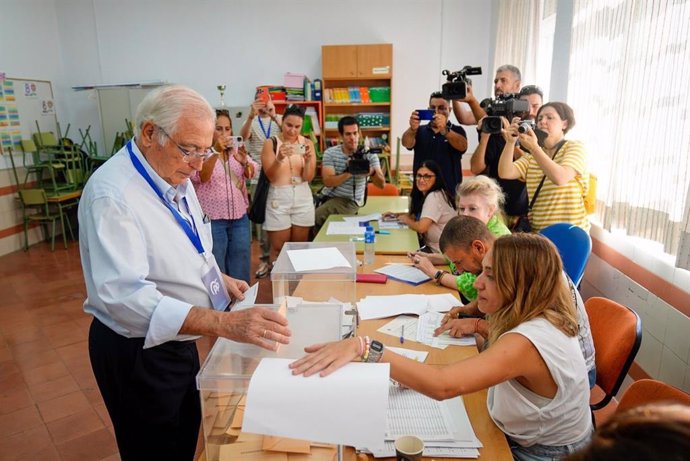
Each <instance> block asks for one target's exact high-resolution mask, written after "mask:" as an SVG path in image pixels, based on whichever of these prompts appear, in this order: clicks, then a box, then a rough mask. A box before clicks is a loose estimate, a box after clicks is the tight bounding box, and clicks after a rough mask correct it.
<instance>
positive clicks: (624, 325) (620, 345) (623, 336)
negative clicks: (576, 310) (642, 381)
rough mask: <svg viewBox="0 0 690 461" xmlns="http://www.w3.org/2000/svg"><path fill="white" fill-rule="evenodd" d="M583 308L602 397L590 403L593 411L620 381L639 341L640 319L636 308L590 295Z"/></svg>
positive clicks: (614, 392)
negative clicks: (590, 331) (586, 318)
mask: <svg viewBox="0 0 690 461" xmlns="http://www.w3.org/2000/svg"><path fill="white" fill-rule="evenodd" d="M585 310H586V311H587V316H588V317H589V326H590V329H591V330H592V339H593V341H594V350H595V351H596V355H595V357H596V359H595V360H596V369H597V381H596V383H597V386H599V387H600V388H601V390H602V391H604V397H603V398H602V399H601V400H600V401H599V402H595V403H591V402H590V408H591V409H592V411H594V410H599V409H601V408H604V407H605V406H606V405H608V403H609V402H610V401H611V399H613V397H614V396H615V395H616V393H617V392H618V390H619V389H620V387H621V384H623V379H625V375H626V374H627V373H628V370H629V369H630V365H632V363H633V360H635V356H636V355H637V351H638V350H639V349H640V343H641V342H642V322H641V321H640V317H639V316H638V315H637V313H635V311H633V310H631V309H629V308H627V307H625V306H622V305H620V304H618V303H617V302H615V301H612V300H610V299H607V298H598V297H594V298H589V299H588V300H587V301H586V302H585Z"/></svg>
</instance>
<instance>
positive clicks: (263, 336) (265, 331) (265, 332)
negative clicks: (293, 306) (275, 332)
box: [261, 330, 268, 338]
mask: <svg viewBox="0 0 690 461" xmlns="http://www.w3.org/2000/svg"><path fill="white" fill-rule="evenodd" d="M267 334H268V330H264V334H262V335H261V337H262V338H266V335H267Z"/></svg>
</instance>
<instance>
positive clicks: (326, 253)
mask: <svg viewBox="0 0 690 461" xmlns="http://www.w3.org/2000/svg"><path fill="white" fill-rule="evenodd" d="M357 264H358V262H357V257H356V254H355V244H354V243H353V242H300V243H297V242H288V243H286V244H285V245H283V248H282V250H281V251H280V255H278V259H277V260H276V262H275V264H274V266H273V269H272V270H271V284H272V288H273V302H274V303H276V304H280V303H282V302H283V301H287V305H288V306H290V307H292V306H296V305H300V304H310V303H320V304H322V305H327V304H336V305H338V306H340V308H341V309H342V311H343V328H342V332H341V333H342V335H343V336H348V335H349V334H351V333H356V326H357V322H356V318H357V315H356V314H357V311H356V309H357V304H356V302H357V297H356V296H357V293H356V292H357V284H356V281H357V280H356V275H357ZM330 265H334V267H329V268H324V267H325V266H330ZM311 267H318V268H316V269H310V268H311Z"/></svg>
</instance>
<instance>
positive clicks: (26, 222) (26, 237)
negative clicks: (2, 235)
mask: <svg viewBox="0 0 690 461" xmlns="http://www.w3.org/2000/svg"><path fill="white" fill-rule="evenodd" d="M24 251H29V220H28V219H26V218H24Z"/></svg>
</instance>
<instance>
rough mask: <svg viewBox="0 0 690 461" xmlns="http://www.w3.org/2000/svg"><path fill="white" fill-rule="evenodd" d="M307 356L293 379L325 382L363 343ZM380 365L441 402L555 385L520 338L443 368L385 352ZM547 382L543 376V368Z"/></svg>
mask: <svg viewBox="0 0 690 461" xmlns="http://www.w3.org/2000/svg"><path fill="white" fill-rule="evenodd" d="M305 351H306V352H307V353H308V355H306V356H304V357H302V358H301V359H299V360H296V361H295V362H292V363H291V364H290V368H292V373H293V374H295V375H299V374H304V375H305V376H310V375H313V374H316V373H320V375H321V376H327V375H329V374H331V373H332V372H334V371H335V370H337V369H338V368H340V367H342V366H343V365H345V364H347V363H349V362H351V361H353V360H355V359H357V358H358V357H361V340H360V339H359V338H357V337H355V338H349V339H346V340H343V341H338V342H333V343H327V344H317V345H314V346H310V347H306V348H305ZM380 362H385V363H390V365H391V368H390V373H391V378H393V379H395V380H396V381H398V382H400V383H401V384H403V385H405V386H407V387H409V388H411V389H414V390H416V391H418V392H421V393H422V394H425V395H428V396H429V397H432V398H434V399H437V400H445V399H449V398H452V397H456V396H458V395H463V394H469V393H472V392H476V391H479V390H482V389H487V388H489V387H491V386H494V385H496V384H499V383H502V382H504V381H507V380H509V379H514V378H518V377H522V376H525V377H527V378H528V379H529V380H531V382H533V381H539V384H541V381H543V380H544V379H546V380H549V379H551V377H550V375H549V373H548V369H546V366H545V365H544V364H543V361H542V359H541V356H540V355H539V353H538V352H537V350H536V348H535V347H534V346H533V345H532V343H531V342H530V341H529V340H528V339H527V338H525V337H524V336H522V335H519V334H508V335H505V336H502V337H501V338H500V339H499V340H498V341H496V342H495V343H494V344H493V345H491V347H489V348H488V349H486V351H484V352H482V353H480V354H478V355H476V356H474V357H471V358H469V359H466V360H462V361H460V362H456V363H454V364H452V365H448V366H445V367H434V366H430V365H426V364H424V363H420V362H417V361H415V360H411V359H408V358H406V357H403V356H401V355H398V354H396V353H394V352H391V351H390V350H388V349H384V351H383V355H382V356H381V360H380ZM540 366H543V369H545V371H546V376H544V373H542V371H543V370H542V367H540Z"/></svg>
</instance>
